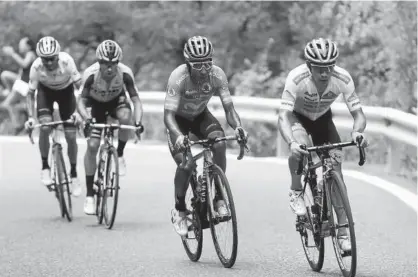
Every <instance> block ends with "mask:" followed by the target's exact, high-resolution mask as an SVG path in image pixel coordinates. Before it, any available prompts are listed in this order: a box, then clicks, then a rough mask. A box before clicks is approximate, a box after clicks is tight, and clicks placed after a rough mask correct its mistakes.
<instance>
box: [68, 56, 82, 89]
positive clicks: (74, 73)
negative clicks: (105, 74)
mask: <svg viewBox="0 0 418 277" xmlns="http://www.w3.org/2000/svg"><path fill="white" fill-rule="evenodd" d="M68 63H69V64H70V66H69V68H70V70H71V79H72V80H73V84H74V87H75V89H76V90H77V91H79V90H80V87H81V83H82V81H81V79H82V78H81V74H80V72H79V71H78V69H77V66H76V65H75V62H74V59H73V58H72V57H71V56H70V58H69V60H68Z"/></svg>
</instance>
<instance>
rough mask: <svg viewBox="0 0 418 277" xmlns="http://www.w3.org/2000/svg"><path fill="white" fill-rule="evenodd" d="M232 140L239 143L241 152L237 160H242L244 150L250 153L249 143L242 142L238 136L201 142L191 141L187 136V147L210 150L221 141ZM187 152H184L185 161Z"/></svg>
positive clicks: (202, 140)
mask: <svg viewBox="0 0 418 277" xmlns="http://www.w3.org/2000/svg"><path fill="white" fill-rule="evenodd" d="M231 140H236V141H238V143H239V146H240V151H239V155H238V157H237V160H241V159H242V158H243V157H244V150H247V152H248V151H249V149H248V147H247V142H246V141H240V139H238V138H237V137H236V136H225V137H218V138H209V139H201V140H196V141H192V140H190V139H189V136H187V135H186V136H185V141H184V142H185V145H186V147H188V148H190V147H191V146H193V145H203V147H205V148H209V147H211V146H212V145H214V144H215V143H218V142H221V141H231ZM187 152H188V151H184V152H183V158H184V160H185V159H186V157H187Z"/></svg>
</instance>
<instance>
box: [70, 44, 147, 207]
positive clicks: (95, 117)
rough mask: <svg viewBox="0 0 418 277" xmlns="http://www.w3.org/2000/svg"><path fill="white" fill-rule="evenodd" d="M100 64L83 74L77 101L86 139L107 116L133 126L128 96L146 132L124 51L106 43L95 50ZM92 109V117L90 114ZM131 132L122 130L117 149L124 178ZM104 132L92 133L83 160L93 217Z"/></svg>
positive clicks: (86, 205)
mask: <svg viewBox="0 0 418 277" xmlns="http://www.w3.org/2000/svg"><path fill="white" fill-rule="evenodd" d="M96 58H97V60H98V62H96V63H94V64H93V65H91V66H90V67H88V68H87V69H86V70H85V72H84V74H83V82H82V92H81V96H80V98H79V101H78V105H77V107H78V111H79V113H80V115H81V116H82V117H83V119H84V120H85V135H86V136H87V133H90V124H91V123H93V122H96V123H106V116H107V113H108V114H109V115H110V116H111V117H113V118H115V119H118V120H119V123H120V124H124V125H131V120H132V111H131V106H130V104H129V101H128V98H127V93H126V92H128V94H129V98H130V99H131V100H132V104H133V107H134V112H135V114H134V119H135V121H134V123H135V126H136V127H141V128H140V129H139V131H138V133H139V134H140V133H141V132H142V131H143V130H144V129H143V126H142V124H141V122H142V104H141V101H140V99H139V96H138V91H137V89H136V85H135V79H134V76H133V73H132V70H131V69H130V68H129V67H127V66H126V65H124V64H123V63H121V62H120V61H121V60H122V49H121V48H120V46H119V45H118V44H117V43H116V42H115V41H113V40H105V41H103V42H102V43H101V44H100V45H99V46H98V47H97V50H96ZM87 106H91V114H89V113H88V111H87ZM129 134H130V131H129V130H122V129H121V130H119V141H118V146H117V152H118V157H119V159H118V163H119V175H125V172H126V163H125V159H124V157H123V151H124V148H125V145H126V142H127V141H128V139H129ZM100 138H101V129H94V128H93V129H92V130H91V135H90V137H89V139H88V143H87V151H86V154H85V156H84V168H85V172H86V200H85V202H84V213H85V214H88V215H94V214H95V213H96V208H95V202H94V197H93V196H94V192H93V182H94V174H95V172H96V156H97V152H98V150H99V147H100Z"/></svg>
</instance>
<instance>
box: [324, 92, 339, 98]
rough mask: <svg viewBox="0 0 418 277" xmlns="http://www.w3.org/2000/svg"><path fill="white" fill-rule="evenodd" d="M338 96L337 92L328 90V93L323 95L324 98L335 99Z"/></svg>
mask: <svg viewBox="0 0 418 277" xmlns="http://www.w3.org/2000/svg"><path fill="white" fill-rule="evenodd" d="M336 97H337V94H336V93H334V92H333V91H328V92H327V93H325V94H324V95H322V99H334V98H336Z"/></svg>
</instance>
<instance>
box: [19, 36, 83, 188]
mask: <svg viewBox="0 0 418 277" xmlns="http://www.w3.org/2000/svg"><path fill="white" fill-rule="evenodd" d="M36 54H37V55H38V58H37V59H36V60H35V61H34V62H33V64H32V66H31V69H30V73H29V92H28V97H27V100H28V114H29V119H28V121H27V122H26V123H25V125H26V127H29V126H32V125H33V124H34V123H35V120H34V118H33V117H34V114H35V111H34V100H35V90H37V91H38V92H37V96H36V103H37V108H36V114H37V117H38V120H39V122H40V123H47V122H51V121H52V113H53V110H54V108H53V105H54V102H56V103H57V104H58V105H59V113H60V116H61V119H62V120H67V119H69V118H70V117H72V116H75V115H74V113H75V109H76V99H75V94H74V87H75V88H76V89H79V88H80V83H81V76H80V73H79V72H78V70H77V67H76V65H75V62H74V60H73V58H72V57H71V56H70V55H69V54H68V53H65V52H61V47H60V44H59V43H58V41H57V40H56V39H55V38H53V37H51V36H46V37H43V38H41V39H40V40H39V42H38V43H37V44H36ZM64 128H65V139H66V141H67V143H68V158H69V160H70V164H71V172H70V175H71V179H72V194H73V195H74V196H79V195H80V194H81V186H80V182H79V181H78V178H77V169H76V166H77V140H76V128H75V125H74V124H64ZM50 132H51V128H50V127H47V126H45V127H42V128H41V130H40V134H39V150H40V152H41V159H42V182H43V183H44V184H45V185H49V184H51V183H52V180H51V174H50V165H49V164H48V152H49V134H50Z"/></svg>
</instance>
